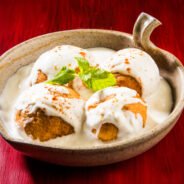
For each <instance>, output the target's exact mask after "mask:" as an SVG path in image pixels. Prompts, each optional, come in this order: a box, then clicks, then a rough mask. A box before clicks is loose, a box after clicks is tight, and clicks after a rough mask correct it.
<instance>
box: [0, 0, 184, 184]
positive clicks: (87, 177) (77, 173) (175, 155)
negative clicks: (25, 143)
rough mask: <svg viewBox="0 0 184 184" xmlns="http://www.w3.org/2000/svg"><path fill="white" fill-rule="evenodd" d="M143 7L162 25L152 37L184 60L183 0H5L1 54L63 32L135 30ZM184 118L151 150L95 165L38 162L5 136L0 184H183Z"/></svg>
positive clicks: (0, 12) (0, 146)
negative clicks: (120, 159)
mask: <svg viewBox="0 0 184 184" xmlns="http://www.w3.org/2000/svg"><path fill="white" fill-rule="evenodd" d="M164 2H165V3H164ZM166 2H167V3H166ZM142 11H145V12H147V13H149V14H151V15H153V16H155V17H157V18H158V19H159V20H160V21H161V22H162V23H163V26H162V27H159V28H158V29H157V30H156V31H155V32H154V33H153V36H152V40H153V41H154V42H155V43H156V44H157V45H158V46H160V47H162V48H164V49H166V50H168V51H170V52H172V53H174V54H175V55H176V56H177V57H178V58H179V59H180V60H181V61H182V60H183V61H184V58H183V57H184V48H183V47H184V24H183V23H184V22H183V19H184V13H183V12H184V1H183V0H172V1H171V0H170V1H161V0H155V1H145V0H141V1H139V2H138V1H133V0H128V1H123V0H122V1H120V0H119V1H118V0H80V1H77V0H76V1H72V0H62V1H59V0H56V1H55V0H43V1H42V0H16V1H15V0H14V1H13V0H12V1H10V0H4V1H2V0H0V54H2V53H3V52H5V51H6V50H7V49H9V48H11V47H12V46H14V45H16V44H18V43H20V42H22V41H24V40H26V39H29V38H32V37H34V36H37V35H40V34H44V33H48V32H53V31H58V30H66V29H75V28H105V29H113V30H119V31H124V32H129V33H131V31H132V28H133V24H134V22H135V20H136V17H137V16H138V14H139V13H140V12H142ZM183 121H184V114H183V115H182V117H181V118H180V120H179V121H178V123H177V125H176V126H175V127H174V129H173V130H172V131H171V132H170V133H169V135H168V136H167V137H166V138H165V139H163V140H162V141H161V142H160V143H159V144H158V145H157V146H155V147H154V148H152V149H151V150H149V151H147V152H146V153H144V154H142V155H140V156H138V157H136V158H133V159H131V160H128V161H124V162H121V163H117V164H113V165H109V166H103V167H94V168H67V167H61V166H55V165H51V164H47V163H43V162H40V161H36V160H33V159H31V158H27V157H25V156H23V155H21V154H20V153H18V152H17V151H15V150H14V149H13V148H11V147H10V146H9V145H8V144H7V143H6V142H5V141H4V140H3V139H2V138H0V184H27V183H28V184H33V183H44V184H45V183H49V184H50V183H80V184H83V183H92V184H93V183H95V184H97V183H104V184H107V183H117V184H118V183H124V184H125V183H136V184H137V183H141V184H145V183H149V184H152V183H153V184H155V183H161V184H164V183H176V184H183V183H184V125H183Z"/></svg>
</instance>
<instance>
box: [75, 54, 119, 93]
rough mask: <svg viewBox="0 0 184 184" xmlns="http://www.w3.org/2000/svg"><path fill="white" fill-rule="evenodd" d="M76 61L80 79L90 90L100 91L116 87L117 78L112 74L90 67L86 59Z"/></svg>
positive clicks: (79, 58)
mask: <svg viewBox="0 0 184 184" xmlns="http://www.w3.org/2000/svg"><path fill="white" fill-rule="evenodd" d="M75 59H76V60H77V62H78V65H79V69H80V72H79V77H80V78H81V80H82V81H83V82H84V84H85V85H86V86H87V87H88V88H90V89H92V90H93V91H98V90H101V89H104V88H106V87H109V86H114V85H116V78H115V77H114V75H113V74H112V73H110V72H108V71H105V70H102V69H100V68H96V67H92V66H90V65H89V62H88V61H87V60H86V59H85V58H81V57H75Z"/></svg>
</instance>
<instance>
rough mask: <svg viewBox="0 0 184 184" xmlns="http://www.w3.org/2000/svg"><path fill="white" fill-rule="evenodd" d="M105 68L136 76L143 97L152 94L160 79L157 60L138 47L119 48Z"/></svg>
mask: <svg viewBox="0 0 184 184" xmlns="http://www.w3.org/2000/svg"><path fill="white" fill-rule="evenodd" d="M104 68H105V69H107V70H109V71H111V72H113V73H117V72H118V73H122V74H125V75H130V76H132V77H134V78H135V79H136V80H137V81H138V82H140V84H141V86H142V94H143V97H147V96H149V95H151V94H152V93H153V92H154V91H155V90H156V89H157V86H158V84H159V81H160V75H159V70H158V67H157V65H156V63H155V61H154V60H153V59H152V58H151V56H150V55H148V54H147V53H146V52H144V51H142V50H140V49H136V48H127V49H122V50H119V51H118V52H116V53H115V54H113V55H112V57H111V58H110V59H109V60H107V61H106V64H105V65H104Z"/></svg>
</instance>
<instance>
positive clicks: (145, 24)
mask: <svg viewBox="0 0 184 184" xmlns="http://www.w3.org/2000/svg"><path fill="white" fill-rule="evenodd" d="M159 25H161V22H160V21H159V20H158V19H156V18H154V17H152V16H151V15H149V14H147V13H144V12H143V13H141V14H140V15H139V17H138V18H137V20H136V22H135V24H134V28H133V40H134V44H135V46H136V47H138V48H140V49H143V50H145V51H146V52H147V53H149V54H150V55H151V56H152V57H153V59H154V60H155V62H156V63H157V65H158V66H159V67H160V68H166V69H167V70H170V71H172V70H175V68H176V67H177V66H178V63H177V62H176V60H178V59H177V58H176V57H175V56H174V55H172V54H171V53H169V52H167V51H165V50H163V49H160V48H159V47H157V46H156V45H154V44H153V43H152V42H151V40H150V35H151V33H152V32H153V30H154V29H155V28H156V27H158V26H159ZM179 65H180V66H181V64H179Z"/></svg>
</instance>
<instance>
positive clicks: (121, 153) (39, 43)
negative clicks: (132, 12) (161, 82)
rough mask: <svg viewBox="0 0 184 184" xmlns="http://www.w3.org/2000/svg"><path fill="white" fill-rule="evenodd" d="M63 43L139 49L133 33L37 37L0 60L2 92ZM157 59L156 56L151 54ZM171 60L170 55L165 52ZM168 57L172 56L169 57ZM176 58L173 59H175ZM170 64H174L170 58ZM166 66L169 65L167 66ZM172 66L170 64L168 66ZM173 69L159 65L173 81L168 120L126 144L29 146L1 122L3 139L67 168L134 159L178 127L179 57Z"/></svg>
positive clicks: (183, 76) (181, 99)
mask: <svg viewBox="0 0 184 184" xmlns="http://www.w3.org/2000/svg"><path fill="white" fill-rule="evenodd" d="M61 44H72V45H75V46H79V47H82V48H90V47H107V48H111V49H114V50H119V49H123V48H127V47H137V46H136V44H135V43H134V41H133V37H132V35H130V34H126V33H122V32H117V31H108V30H96V29H84V30H70V31H61V32H55V33H50V34H46V35H42V36H39V37H35V38H33V39H30V40H28V41H26V42H23V43H21V44H19V45H17V46H15V47H14V48H12V49H10V50H9V51H7V52H6V53H5V54H3V55H2V56H1V57H0V73H1V76H2V77H1V78H0V91H2V90H3V87H4V85H5V84H6V81H7V79H8V78H9V77H10V76H11V75H12V74H13V73H14V72H15V71H16V70H17V69H19V68H20V67H22V66H24V65H27V64H29V63H31V62H34V61H35V60H36V59H37V57H38V56H39V55H40V54H41V53H43V52H45V51H47V50H49V49H51V48H53V47H54V46H57V45H61ZM149 54H151V55H152V57H153V58H154V59H156V60H157V58H155V56H154V55H155V53H149ZM164 54H165V56H167V58H171V56H170V53H168V52H165V53H164ZM168 54H169V55H168ZM173 57H174V56H173ZM168 62H173V61H170V59H168ZM166 65H167V63H166ZM169 66H170V65H169ZM174 66H175V67H174V68H173V65H171V67H172V68H170V67H168V65H167V66H165V67H164V66H163V65H162V66H159V67H160V71H161V74H162V75H163V76H164V77H165V78H166V79H167V80H168V81H169V82H170V84H171V85H172V88H173V95H174V99H175V105H174V107H173V112H172V113H171V115H170V116H169V117H168V119H167V120H166V121H165V122H164V123H163V124H162V125H160V126H157V127H155V128H154V129H152V130H150V131H149V132H145V133H144V134H143V135H141V136H139V137H135V138H133V139H131V140H129V141H127V142H126V143H121V141H120V142H118V143H110V144H109V145H105V146H99V147H95V148H93V147H92V148H90V149H82V148H79V149H62V148H58V147H56V146H54V145H53V146H52V147H49V146H45V145H44V146H43V145H42V144H39V143H35V144H33V143H26V142H21V141H20V140H15V139H14V138H12V137H10V136H9V135H8V133H7V132H6V130H5V129H4V128H3V126H2V122H0V132H1V135H2V137H3V138H4V139H5V140H6V141H7V142H8V143H9V144H11V145H12V146H13V147H14V148H15V149H16V150H18V151H21V152H22V153H23V154H25V155H28V156H31V157H33V158H36V159H39V160H44V161H47V162H51V163H55V164H62V165H68V166H96V165H105V164H110V163H114V162H118V161H122V160H125V159H129V158H131V157H134V156H136V155H138V154H140V153H143V152H145V151H146V150H148V149H150V148H151V147H152V146H154V145H155V144H156V143H158V142H159V141H160V140H161V139H162V138H163V137H164V136H165V135H166V134H167V133H168V132H169V131H170V130H171V128H172V127H173V126H174V125H175V123H176V121H177V119H178V118H179V116H180V114H181V112H182V109H183V105H184V95H183V94H184V93H183V91H184V90H183V84H184V72H183V71H184V70H183V66H182V65H181V63H180V62H179V60H178V59H177V58H175V61H174Z"/></svg>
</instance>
